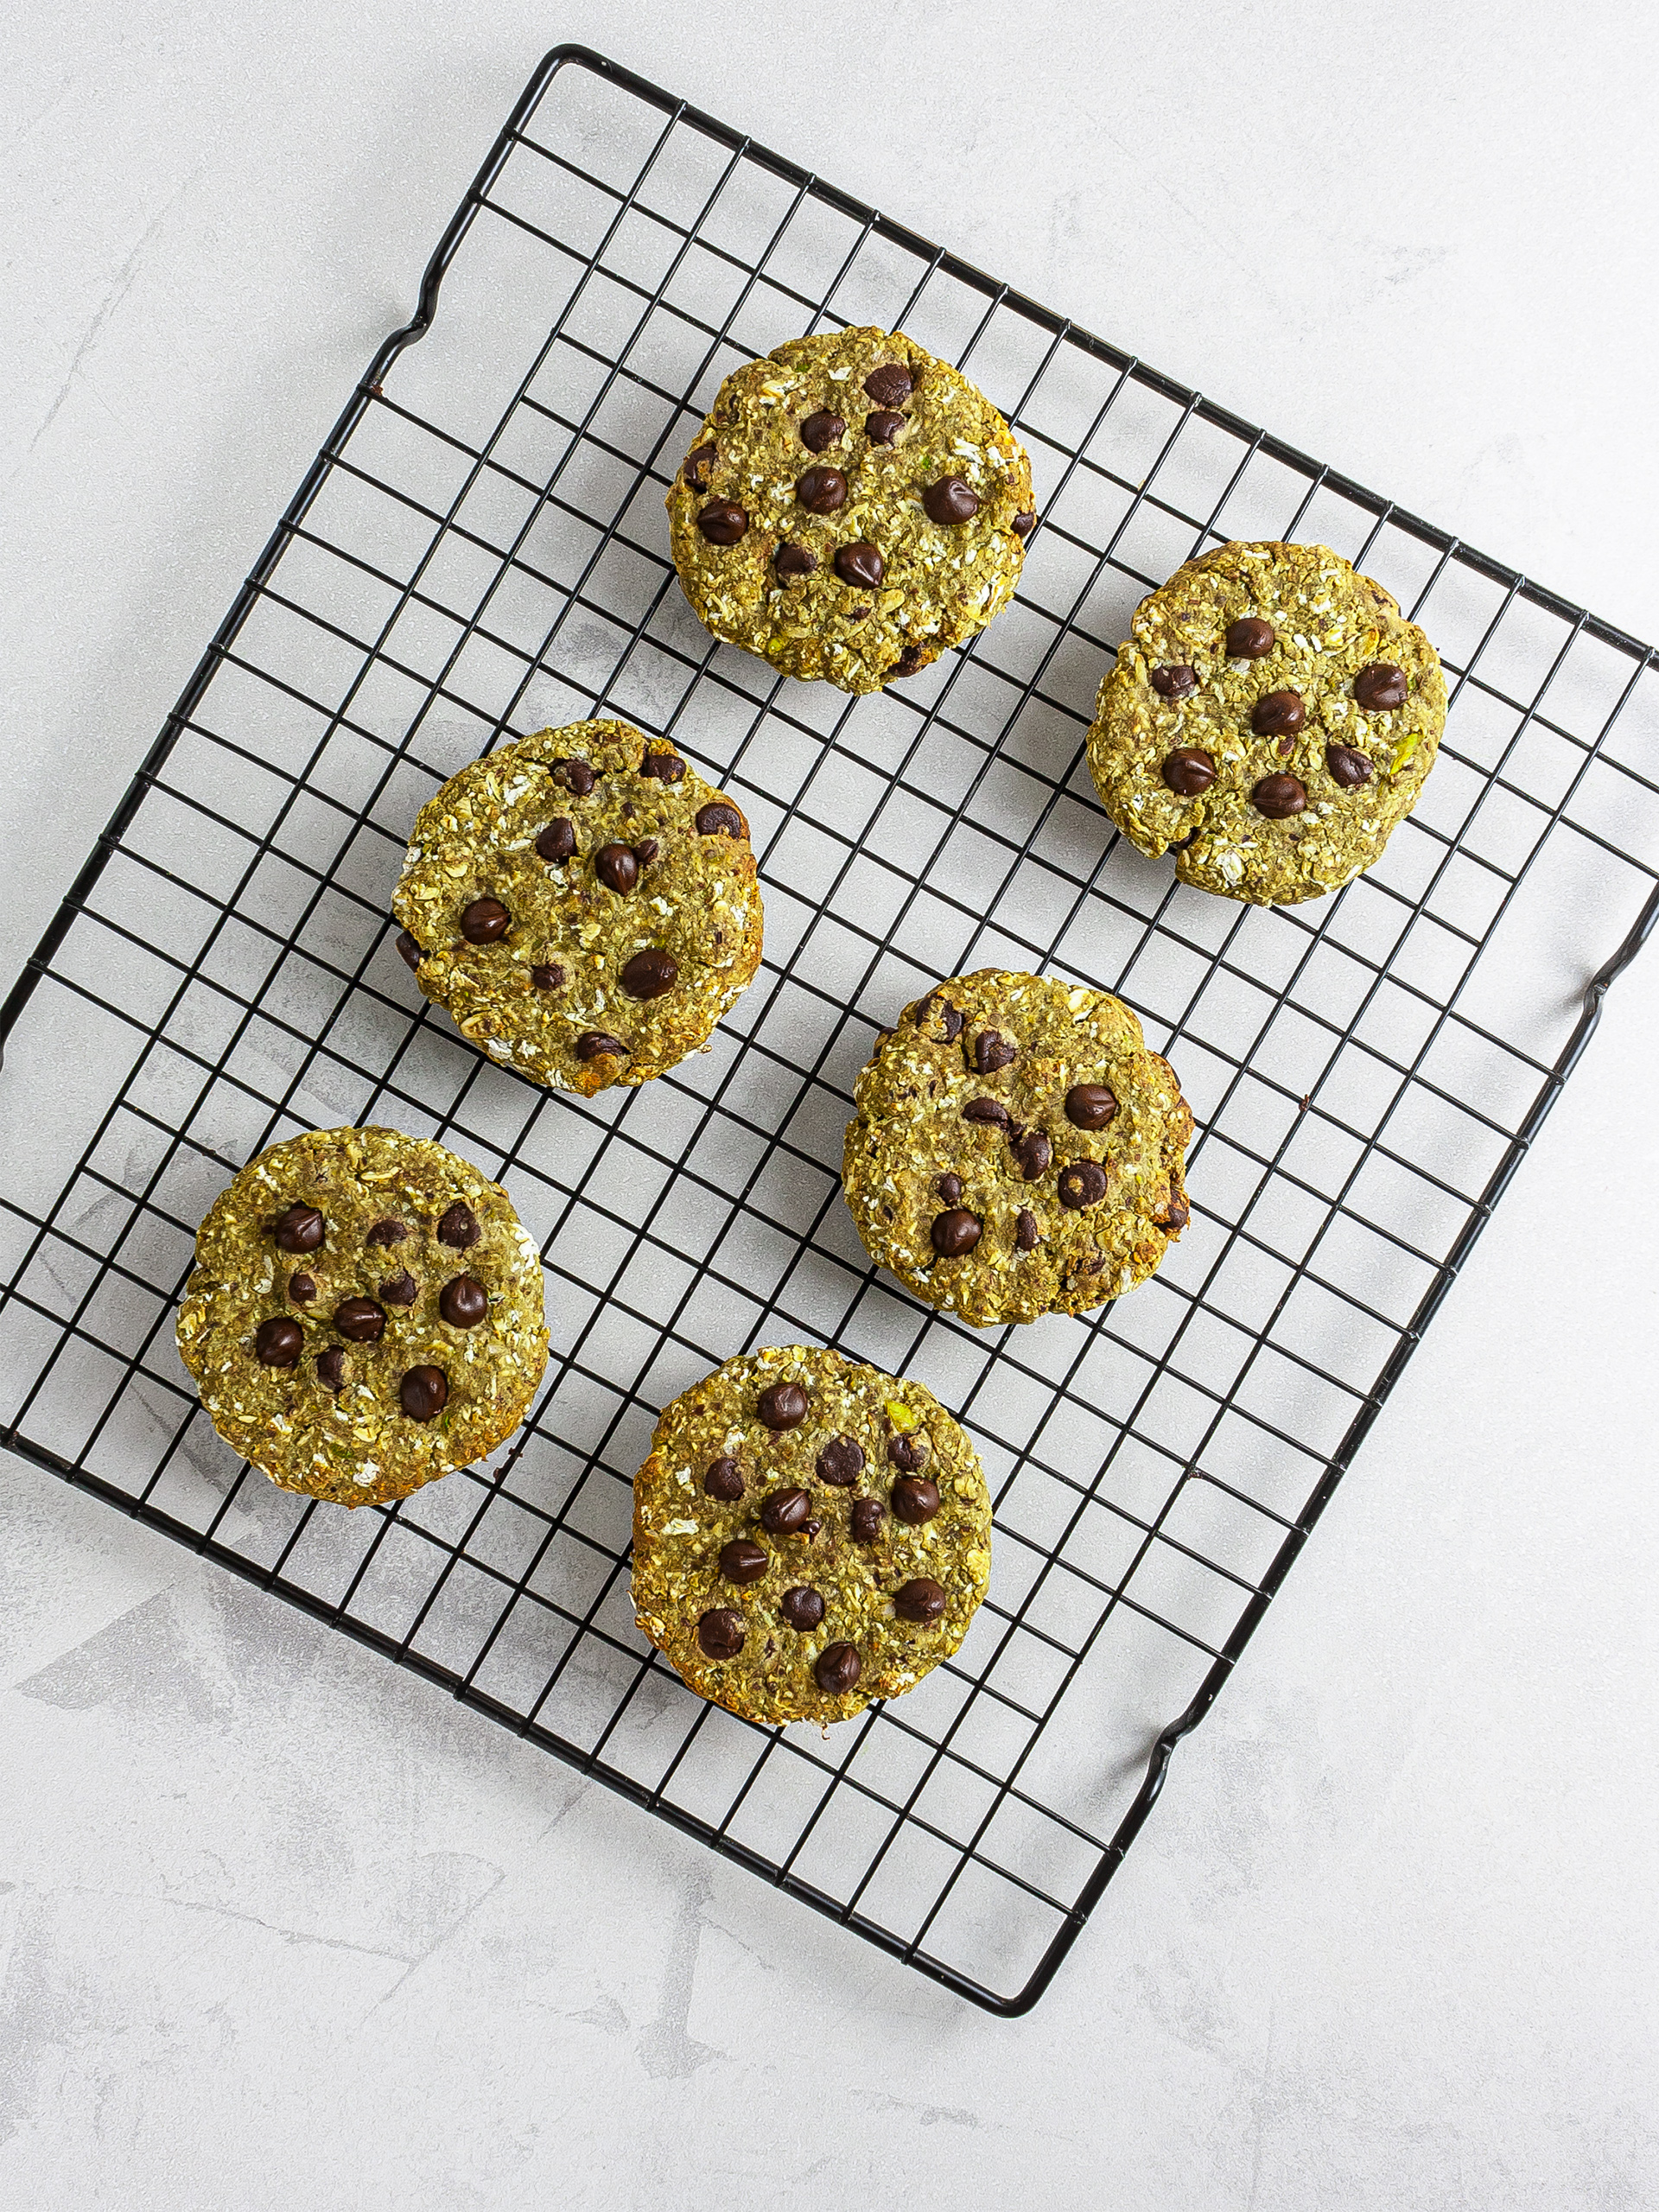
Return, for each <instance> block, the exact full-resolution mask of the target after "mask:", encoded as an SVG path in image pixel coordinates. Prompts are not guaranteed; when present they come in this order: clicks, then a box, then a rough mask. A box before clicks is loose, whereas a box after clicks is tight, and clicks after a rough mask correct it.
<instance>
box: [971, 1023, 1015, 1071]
mask: <svg viewBox="0 0 1659 2212" xmlns="http://www.w3.org/2000/svg"><path fill="white" fill-rule="evenodd" d="M1014 1057H1015V1054H1014V1045H1013V1043H1012V1041H1011V1040H1010V1039H1008V1038H1007V1037H1004V1036H1003V1035H1002V1034H1001V1032H1000V1031H998V1030H995V1029H982V1030H981V1031H980V1033H979V1034H978V1036H977V1037H976V1038H975V1039H974V1070H975V1072H976V1074H978V1075H995V1073H996V1071H997V1070H998V1069H999V1068H1006V1067H1008V1066H1010V1065H1012V1064H1013V1061H1014Z"/></svg>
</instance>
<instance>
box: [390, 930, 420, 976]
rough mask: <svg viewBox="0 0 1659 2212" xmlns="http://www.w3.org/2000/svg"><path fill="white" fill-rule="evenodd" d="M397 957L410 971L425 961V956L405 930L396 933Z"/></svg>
mask: <svg viewBox="0 0 1659 2212" xmlns="http://www.w3.org/2000/svg"><path fill="white" fill-rule="evenodd" d="M397 957H398V958H399V959H400V960H402V961H404V962H405V963H407V965H408V966H409V968H410V970H411V971H412V970H414V969H416V968H418V967H419V966H420V964H421V963H422V961H423V960H424V959H425V957H426V955H425V954H424V953H423V951H422V950H421V948H420V946H419V945H418V944H416V942H415V940H414V938H412V937H410V933H409V931H407V930H399V931H398V932H397Z"/></svg>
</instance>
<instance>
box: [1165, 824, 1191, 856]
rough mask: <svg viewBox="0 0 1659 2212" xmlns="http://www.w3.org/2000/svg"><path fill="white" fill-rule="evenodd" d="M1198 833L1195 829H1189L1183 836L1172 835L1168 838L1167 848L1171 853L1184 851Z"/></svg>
mask: <svg viewBox="0 0 1659 2212" xmlns="http://www.w3.org/2000/svg"><path fill="white" fill-rule="evenodd" d="M1197 838H1198V831H1197V830H1196V829H1189V830H1188V831H1187V833H1186V835H1185V837H1173V838H1172V839H1171V840H1170V842H1169V847H1168V849H1169V850H1170V851H1171V852H1172V853H1184V852H1185V850H1186V849H1187V847H1188V846H1189V845H1191V844H1193V843H1195V842H1196V841H1197Z"/></svg>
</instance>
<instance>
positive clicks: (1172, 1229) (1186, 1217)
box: [1154, 1198, 1192, 1236]
mask: <svg viewBox="0 0 1659 2212" xmlns="http://www.w3.org/2000/svg"><path fill="white" fill-rule="evenodd" d="M1154 1218H1155V1217H1154ZM1191 1220H1192V1209H1191V1207H1190V1206H1187V1205H1184V1204H1183V1203H1182V1201H1181V1200H1180V1199H1179V1198H1171V1200H1170V1202H1169V1204H1168V1205H1166V1207H1165V1209H1164V1215H1163V1219H1162V1220H1161V1221H1160V1222H1159V1223H1158V1226H1159V1228H1160V1229H1161V1230H1163V1232H1164V1234H1165V1236H1179V1233H1180V1231H1181V1230H1183V1229H1185V1227H1186V1224H1187V1223H1188V1222H1189V1221H1191Z"/></svg>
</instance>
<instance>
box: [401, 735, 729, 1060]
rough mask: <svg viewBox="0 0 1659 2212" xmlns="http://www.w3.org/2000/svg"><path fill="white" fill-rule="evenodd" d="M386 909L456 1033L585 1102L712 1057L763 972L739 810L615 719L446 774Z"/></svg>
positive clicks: (501, 750)
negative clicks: (722, 1026) (720, 1025)
mask: <svg viewBox="0 0 1659 2212" xmlns="http://www.w3.org/2000/svg"><path fill="white" fill-rule="evenodd" d="M391 904H392V912H394V914H395V915H396V916H397V919H398V921H399V922H400V923H402V925H403V930H404V934H403V937H402V938H400V939H399V942H398V950H399V951H400V952H402V954H403V956H404V959H405V960H407V961H408V962H409V963H410V967H411V968H412V969H414V971H415V977H416V982H418V983H419V984H420V987H421V989H422V990H423V992H424V993H425V995H426V996H427V997H428V998H429V999H432V1000H435V1001H436V1002H437V1003H438V1004H439V1005H440V1006H442V1007H446V1008H447V1009H448V1013H449V1014H450V1015H451V1017H452V1018H453V1020H454V1022H455V1025H456V1027H458V1028H459V1029H460V1030H461V1033H462V1034H463V1035H464V1036H467V1037H469V1038H470V1039H472V1040H473V1042H474V1044H476V1045H480V1046H482V1047H483V1049H484V1050H485V1051H486V1052H487V1053H488V1054H489V1055H490V1058H492V1059H493V1060H497V1061H499V1062H500V1063H501V1065H503V1066H505V1067H511V1068H514V1069H516V1070H517V1071H518V1073H519V1074H520V1075H523V1076H527V1077H529V1078H530V1079H531V1082H533V1083H542V1084H550V1085H552V1086H553V1087H555V1088H556V1089H558V1090H574V1091H578V1092H580V1093H582V1095H583V1096H588V1097H591V1096H593V1094H594V1092H595V1091H598V1090H604V1089H605V1088H606V1086H607V1084H640V1083H645V1082H646V1081H648V1080H649V1078H650V1077H652V1076H656V1075H661V1074H662V1073H663V1071H664V1069H666V1068H671V1067H672V1066H674V1065H675V1064H676V1063H677V1061H679V1060H683V1058H685V1056H686V1054H687V1053H688V1052H695V1051H696V1050H697V1049H698V1048H699V1047H700V1046H704V1045H706V1044H707V1043H708V1041H709V1037H710V1036H711V1035H712V1034H713V1033H714V1029H715V1024H716V1023H717V1022H718V1021H719V1020H720V1019H721V1016H722V1015H723V1014H726V1013H728V1011H729V1010H730V1008H731V1007H732V1006H733V1004H734V1001H736V999H737V997H738V995H739V994H740V993H741V991H742V990H743V989H744V988H746V987H747V984H748V983H749V982H751V980H752V979H753V975H754V971H755V969H757V968H758V967H759V965H760V938H761V912H760V887H759V885H758V884H757V882H756V880H755V866H754V855H753V852H752V851H751V849H750V847H749V825H748V823H747V820H746V819H745V818H744V816H743V813H742V810H741V808H739V807H738V806H737V805H736V804H734V801H733V800H731V799H729V798H727V796H726V794H725V793H724V792H723V791H716V790H715V788H714V786H713V785H710V784H708V783H706V782H705V781H704V780H703V779H702V777H701V776H700V775H698V773H697V772H696V769H695V768H693V767H691V766H690V765H689V764H688V763H687V762H686V761H684V760H682V759H681V757H680V755H679V753H677V751H676V750H675V748H674V747H673V745H672V744H671V743H670V741H668V739H666V738H662V737H645V736H642V735H641V734H640V733H639V731H638V730H637V729H634V728H632V727H631V726H630V725H629V724H628V723H626V722H619V721H585V722H572V723H570V724H569V725H568V726H567V727H566V728H563V729H545V730H542V731H540V732H539V733H538V734H537V735H535V736H533V737H524V738H519V739H518V740H517V741H515V742H514V743H512V744H511V745H504V746H501V747H498V748H497V750H496V751H495V752H493V753H486V754H485V755H484V756H483V758H482V759H481V760H474V761H473V762H472V763H471V764H470V765H469V766H467V767H465V768H463V769H462V770H461V772H460V774H459V775H455V776H452V777H451V778H450V779H449V781H448V783H447V784H445V785H443V787H442V790H441V791H437V792H436V793H435V795H434V796H433V798H430V799H429V801H428V802H427V804H426V805H424V806H423V808H422V809H421V812H420V816H419V818H418V820H417V821H416V824H415V834H414V836H412V837H411V839H410V846H409V852H408V855H407V857H406V859H405V860H404V868H403V873H402V874H401V875H400V876H399V878H398V880H397V889H396V890H395V891H394V893H392V901H391Z"/></svg>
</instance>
